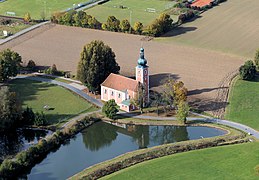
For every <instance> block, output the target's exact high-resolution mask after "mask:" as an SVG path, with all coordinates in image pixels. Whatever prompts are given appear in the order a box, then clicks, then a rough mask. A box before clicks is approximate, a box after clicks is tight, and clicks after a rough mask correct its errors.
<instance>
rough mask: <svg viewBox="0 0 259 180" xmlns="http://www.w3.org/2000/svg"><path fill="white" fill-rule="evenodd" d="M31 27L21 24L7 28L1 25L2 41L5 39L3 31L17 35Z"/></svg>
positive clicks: (0, 36) (0, 35)
mask: <svg viewBox="0 0 259 180" xmlns="http://www.w3.org/2000/svg"><path fill="white" fill-rule="evenodd" d="M30 26H31V25H29V24H22V23H19V24H17V25H15V26H6V25H0V39H2V38H4V34H3V31H4V30H5V31H7V32H8V33H12V34H15V33H17V32H19V31H21V30H23V29H26V28H28V27H30Z"/></svg>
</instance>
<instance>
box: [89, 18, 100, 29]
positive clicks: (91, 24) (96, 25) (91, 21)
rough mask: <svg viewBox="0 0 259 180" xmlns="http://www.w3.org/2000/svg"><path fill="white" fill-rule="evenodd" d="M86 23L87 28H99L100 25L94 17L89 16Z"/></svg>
mask: <svg viewBox="0 0 259 180" xmlns="http://www.w3.org/2000/svg"><path fill="white" fill-rule="evenodd" d="M88 25H89V28H92V29H101V27H102V23H100V22H99V21H98V20H97V19H96V18H95V17H93V16H91V17H90V18H89V19H88Z"/></svg>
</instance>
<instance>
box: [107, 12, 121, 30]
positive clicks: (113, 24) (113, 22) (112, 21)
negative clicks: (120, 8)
mask: <svg viewBox="0 0 259 180" xmlns="http://www.w3.org/2000/svg"><path fill="white" fill-rule="evenodd" d="M106 25H107V30H108V31H115V32H118V31H120V21H119V20H118V19H117V18H116V17H115V16H109V17H108V18H107V21H106Z"/></svg>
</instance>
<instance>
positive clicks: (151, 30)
mask: <svg viewBox="0 0 259 180" xmlns="http://www.w3.org/2000/svg"><path fill="white" fill-rule="evenodd" d="M172 26H173V20H172V19H171V17H170V15H168V14H165V13H162V14H160V15H159V17H158V18H157V19H155V20H154V21H153V22H152V23H151V24H150V25H149V26H148V27H147V33H148V34H149V35H152V36H160V35H162V34H164V33H166V32H168V31H169V30H171V29H172Z"/></svg>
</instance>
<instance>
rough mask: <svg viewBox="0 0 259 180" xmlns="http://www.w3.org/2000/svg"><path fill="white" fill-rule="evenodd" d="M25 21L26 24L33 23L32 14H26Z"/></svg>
mask: <svg viewBox="0 0 259 180" xmlns="http://www.w3.org/2000/svg"><path fill="white" fill-rule="evenodd" d="M23 19H24V21H25V22H30V21H31V15H30V13H28V12H27V13H25V15H24V18H23Z"/></svg>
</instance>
